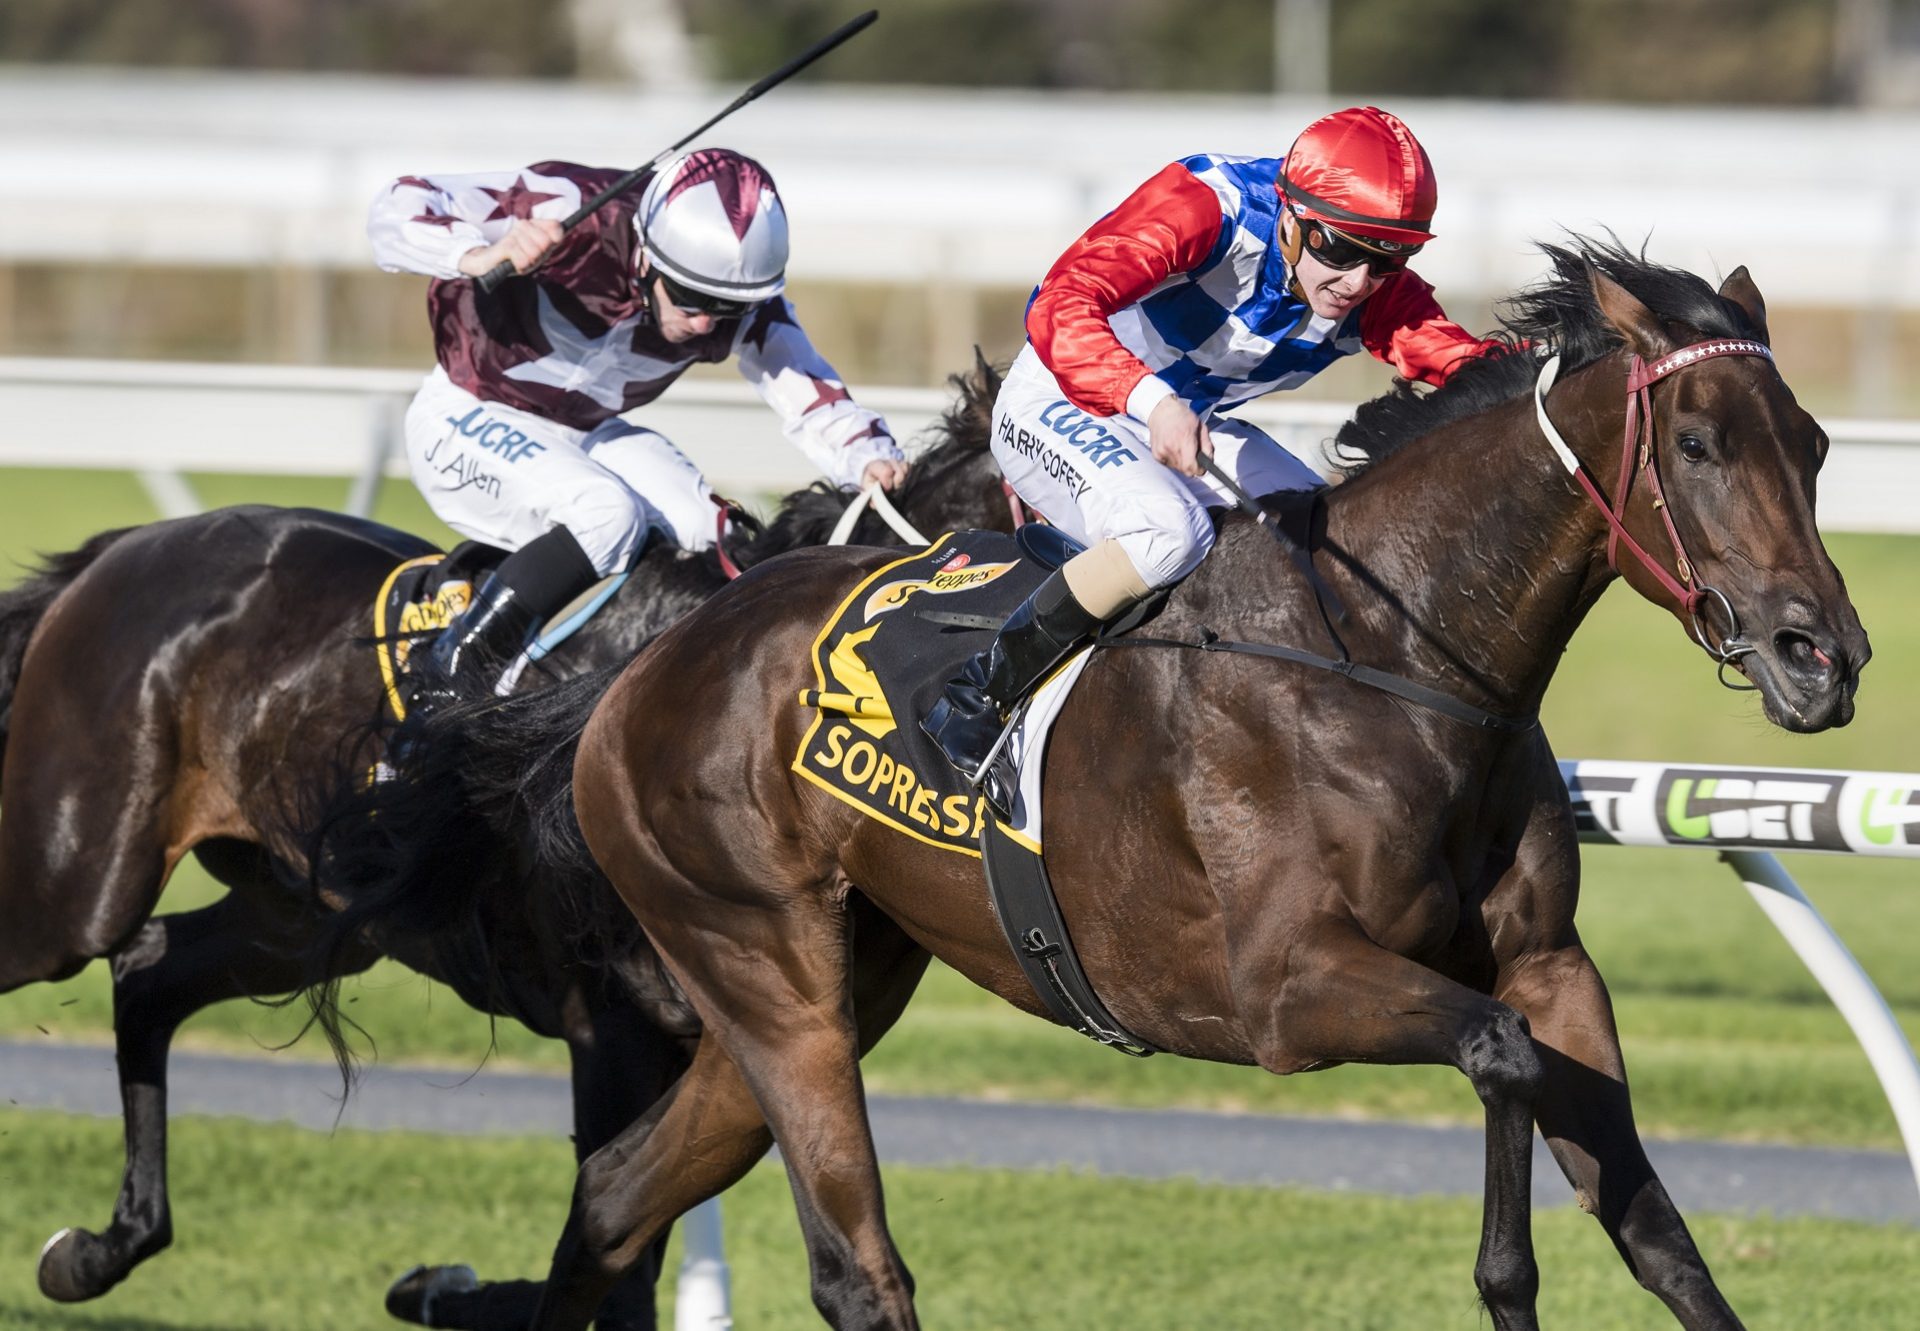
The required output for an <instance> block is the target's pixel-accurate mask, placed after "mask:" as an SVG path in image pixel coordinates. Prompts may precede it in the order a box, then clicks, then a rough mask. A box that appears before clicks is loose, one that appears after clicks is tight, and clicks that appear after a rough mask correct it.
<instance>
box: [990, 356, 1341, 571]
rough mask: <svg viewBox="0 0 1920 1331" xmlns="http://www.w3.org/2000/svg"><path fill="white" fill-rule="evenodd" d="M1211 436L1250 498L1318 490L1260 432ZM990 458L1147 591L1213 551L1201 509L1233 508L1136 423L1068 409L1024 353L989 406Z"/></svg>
mask: <svg viewBox="0 0 1920 1331" xmlns="http://www.w3.org/2000/svg"><path fill="white" fill-rule="evenodd" d="M1207 430H1208V433H1209V434H1210V435H1211V436H1212V439H1213V456H1214V460H1215V461H1216V462H1218V463H1219V464H1220V465H1221V466H1222V467H1223V468H1225V470H1226V472H1227V474H1228V475H1229V476H1231V477H1233V479H1234V480H1235V481H1236V482H1238V483H1239V485H1240V487H1241V488H1242V489H1244V490H1246V491H1247V492H1248V493H1249V494H1254V495H1263V494H1272V493H1273V492H1275V491H1278V490H1311V489H1316V488H1318V487H1319V486H1320V485H1321V484H1323V482H1322V481H1321V480H1320V478H1319V477H1318V476H1316V475H1315V474H1314V473H1313V470H1312V468H1310V467H1308V466H1307V464H1306V463H1304V462H1302V461H1300V460H1299V459H1298V458H1296V457H1294V456H1293V454H1291V453H1289V452H1287V450H1286V449H1284V448H1282V447H1280V445H1279V444H1277V443H1275V442H1274V440H1273V438H1272V436H1271V435H1269V434H1267V433H1266V431H1264V430H1261V429H1259V428H1258V427H1256V426H1252V425H1248V424H1247V423H1246V422H1245V421H1237V420H1232V419H1230V418H1223V417H1215V418H1212V419H1210V420H1208V422H1207ZM993 456H994V457H995V459H997V460H998V461H999V463H1000V470H1001V471H1002V472H1004V473H1005V475H1006V477H1007V480H1008V481H1009V482H1011V483H1012V485H1013V488H1014V490H1015V491H1016V492H1017V493H1018V494H1019V496H1020V497H1021V498H1022V499H1024V500H1026V502H1027V503H1029V504H1031V505H1032V506H1033V507H1034V508H1036V509H1038V510H1039V511H1040V512H1041V513H1043V514H1045V515H1046V518H1047V521H1049V522H1051V523H1053V524H1054V525H1055V526H1056V527H1058V528H1060V530H1062V531H1064V532H1066V533H1067V534H1068V535H1069V536H1071V537H1073V538H1074V539H1075V540H1077V541H1081V542H1083V543H1085V544H1087V545H1092V544H1093V543H1094V542H1096V541H1101V540H1105V539H1107V538H1109V537H1110V538H1112V539H1114V540H1116V541H1118V542H1119V543H1120V547H1121V549H1123V550H1125V551H1126V553H1127V558H1128V559H1130V560H1132V562H1133V566H1134V568H1135V570H1137V571H1138V572H1139V574H1140V577H1141V580H1142V581H1144V582H1145V583H1146V584H1147V585H1148V586H1149V587H1166V586H1170V585H1172V584H1173V583H1175V582H1178V581H1179V580H1180V579H1181V578H1184V577H1185V576H1186V575H1187V574H1189V573H1191V572H1192V571H1193V570H1194V569H1195V568H1196V567H1197V566H1198V565H1199V563H1200V561H1201V559H1202V558H1204V557H1205V556H1206V553H1207V551H1208V549H1210V548H1211V547H1212V545H1213V521H1212V519H1211V518H1210V517H1209V516H1208V514H1207V509H1208V508H1220V507H1224V506H1227V505H1230V504H1232V502H1233V500H1232V497H1231V496H1230V495H1228V494H1227V492H1226V491H1224V490H1222V489H1221V488H1220V487H1219V486H1217V485H1216V484H1215V483H1214V482H1213V480H1212V478H1210V477H1205V476H1199V477H1195V476H1182V475H1181V474H1180V473H1178V472H1176V471H1174V470H1173V469H1172V468H1171V467H1168V466H1166V465H1164V464H1162V463H1160V462H1157V461H1155V460H1154V456H1153V448H1152V446H1151V445H1150V444H1149V443H1148V442H1147V427H1146V426H1145V425H1144V424H1142V423H1141V422H1139V421H1136V420H1134V419H1133V418H1132V417H1131V416H1090V415H1088V414H1087V413H1086V412H1084V411H1081V410H1080V409H1079V408H1078V407H1075V406H1074V405H1073V404H1072V403H1071V402H1069V401H1067V395H1066V394H1065V393H1063V392H1062V391H1061V390H1060V385H1059V384H1058V383H1057V382H1056V381H1055V380H1054V377H1053V375H1052V374H1051V373H1049V372H1048V370H1047V367H1046V366H1045V365H1043V364H1041V363H1040V357H1039V355H1038V354H1037V353H1036V352H1035V351H1034V349H1033V347H1032V346H1030V345H1029V346H1027V347H1025V348H1023V349H1022V350H1021V352H1020V355H1019V357H1018V358H1017V359H1016V360H1015V361H1014V362H1013V367H1012V368H1011V369H1010V370H1008V371H1007V378H1006V382H1004V383H1003V384H1001V386H1000V396H999V397H998V398H997V399H995V401H994V404H993Z"/></svg>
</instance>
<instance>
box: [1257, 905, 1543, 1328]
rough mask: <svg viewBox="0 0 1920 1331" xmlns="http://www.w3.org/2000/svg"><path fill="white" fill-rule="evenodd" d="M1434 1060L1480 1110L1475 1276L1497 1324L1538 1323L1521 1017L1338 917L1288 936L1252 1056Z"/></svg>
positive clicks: (1526, 1046) (1292, 1067)
mask: <svg viewBox="0 0 1920 1331" xmlns="http://www.w3.org/2000/svg"><path fill="white" fill-rule="evenodd" d="M1334 1061H1340V1062H1349V1063H1442V1064H1449V1065H1451V1066H1453V1067H1456V1068H1458V1069H1460V1071H1461V1072H1463V1073H1465V1074H1466V1076H1467V1079H1468V1080H1469V1081H1471V1082H1472V1083H1473V1089H1474V1091H1475V1092H1476V1093H1477V1094H1478V1095H1479V1096H1480V1102H1481V1103H1482V1104H1483V1105H1485V1106H1486V1112H1487V1174H1486V1205H1485V1209H1484V1211H1483V1213H1482V1220H1481V1230H1480V1256H1479V1260H1478V1261H1477V1262H1476V1263H1475V1265H1474V1282H1475V1284H1477V1285H1478V1286H1479V1289H1480V1297H1481V1298H1482V1300H1484V1301H1485V1303H1486V1306H1487V1310H1488V1312H1489V1313H1491V1314H1492V1317H1493V1324H1494V1326H1495V1327H1497V1328H1499V1331H1528V1329H1529V1328H1534V1327H1537V1326H1538V1325H1539V1323H1538V1321H1537V1319H1536V1315H1535V1311H1534V1304H1535V1300H1536V1298H1537V1295H1538V1292H1539V1285H1540V1277H1539V1270H1538V1268H1537V1266H1536V1265H1535V1263H1534V1256H1533V1232H1532V1207H1531V1187H1532V1175H1533V1100H1534V1096H1535V1094H1536V1093H1537V1092H1538V1090H1539V1087H1540V1082H1541V1076H1542V1073H1541V1068H1540V1059H1539V1056H1538V1055H1537V1054H1536V1053H1535V1051H1534V1048H1533V1042H1532V1041H1531V1040H1530V1039H1529V1038H1528V1035H1527V1022H1526V1019H1525V1018H1524V1017H1523V1016H1521V1015H1520V1014H1519V1013H1517V1012H1515V1011H1514V1010H1513V1009H1512V1008H1511V1007H1508V1006H1507V1005H1506V1004H1504V1003H1499V1002H1495V1001H1494V1000H1492V999H1490V998H1488V997H1486V996H1485V995H1484V994H1478V993H1475V992H1474V991H1473V990H1471V989H1468V988H1466V987H1465V986H1463V985H1459V984H1456V983H1454V982H1453V981H1452V980H1449V979H1447V978H1446V977H1445V976H1443V975H1440V974H1439V973H1437V972H1435V971H1432V970H1429V969H1427V968H1426V967H1425V966H1422V965H1420V964H1418V963H1417V962H1413V961H1409V960H1408V959H1407V958H1405V957H1402V956H1399V955H1397V954H1395V953H1392V952H1389V951H1387V950H1386V949H1384V948H1382V947H1380V946H1378V945H1377V944H1375V943H1373V942H1371V941H1370V940H1368V939H1367V938H1366V937H1365V936H1364V935H1362V934H1361V933H1360V932H1359V930H1358V929H1356V928H1354V927H1353V926H1352V925H1350V924H1347V923H1345V922H1340V923H1331V922H1330V923H1329V924H1327V925H1326V926H1324V927H1322V928H1320V929H1318V930H1315V931H1311V932H1310V935H1309V934H1303V935H1301V936H1299V937H1298V938H1297V939H1296V940H1295V942H1294V945H1293V947H1292V949H1291V951H1290V964H1289V971H1288V975H1287V978H1286V981H1285V983H1284V984H1283V985H1282V986H1281V989H1280V993H1279V995H1278V998H1277V1000H1276V1002H1275V1003H1274V1004H1273V1006H1272V1009H1271V1011H1270V1020H1269V1022H1268V1023H1267V1025H1266V1028H1265V1032H1264V1035H1263V1038H1262V1040H1261V1062H1262V1063H1263V1064H1264V1065H1265V1066H1267V1067H1269V1068H1272V1069H1274V1070H1275V1071H1281V1072H1291V1071H1298V1070H1301V1069H1304V1068H1307V1067H1311V1066H1313V1065H1314V1064H1316V1063H1324V1062H1334Z"/></svg>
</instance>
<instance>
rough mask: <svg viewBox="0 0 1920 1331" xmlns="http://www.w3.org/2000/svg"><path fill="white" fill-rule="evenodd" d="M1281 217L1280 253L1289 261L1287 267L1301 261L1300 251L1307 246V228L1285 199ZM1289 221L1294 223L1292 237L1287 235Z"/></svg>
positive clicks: (1281, 205)
mask: <svg viewBox="0 0 1920 1331" xmlns="http://www.w3.org/2000/svg"><path fill="white" fill-rule="evenodd" d="M1280 217H1281V222H1280V255H1281V257H1282V258H1284V259H1285V260H1286V261H1287V267H1288V268H1292V267H1294V265H1296V264H1298V263H1299V262H1300V251H1301V250H1303V249H1305V248H1306V247H1307V228H1306V227H1305V225H1303V224H1302V223H1301V221H1300V219H1299V218H1298V217H1296V216H1294V212H1293V209H1291V208H1289V207H1287V206H1286V202H1285V200H1282V201H1281V204H1280ZM1288 222H1291V223H1293V236H1292V238H1291V239H1289V238H1288V236H1287V223H1288Z"/></svg>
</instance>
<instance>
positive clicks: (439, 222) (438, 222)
mask: <svg viewBox="0 0 1920 1331" xmlns="http://www.w3.org/2000/svg"><path fill="white" fill-rule="evenodd" d="M412 220H414V221H416V222H424V223H426V224H427V225H428V226H443V227H446V228H447V229H448V230H449V231H451V230H452V229H453V224H454V223H455V222H457V221H459V220H460V219H459V218H457V217H447V216H445V215H443V214H441V213H421V214H420V215H419V216H417V217H415V218H413V219H412Z"/></svg>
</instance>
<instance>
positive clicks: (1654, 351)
mask: <svg viewBox="0 0 1920 1331" xmlns="http://www.w3.org/2000/svg"><path fill="white" fill-rule="evenodd" d="M1587 281H1588V282H1589V283H1590V284H1591V285H1592V287H1593V300H1594V303H1595V304H1596V305H1598V306H1599V307H1600V313H1602V314H1604V315H1605V316H1606V318H1607V322H1608V323H1610V324H1612V325H1613V326H1614V327H1615V328H1616V329H1618V330H1619V332H1620V336H1621V337H1623V338H1625V339H1626V341H1627V345H1628V346H1629V347H1631V348H1632V349H1633V350H1634V351H1636V352H1638V353H1639V355H1640V358H1641V359H1642V360H1658V359H1659V358H1660V357H1662V356H1664V355H1666V354H1667V353H1668V352H1669V351H1672V350H1673V348H1674V341H1673V339H1672V338H1670V337H1668V336H1667V330H1666V329H1664V328H1662V327H1661V326H1660V318H1659V316H1658V315H1656V314H1655V313H1654V312H1653V311H1652V310H1650V309H1648V308H1647V307H1646V306H1645V305H1642V304H1641V303H1640V299H1639V297H1637V296H1635V295H1634V294H1633V293H1632V292H1631V291H1629V290H1627V289H1626V288H1625V287H1623V286H1621V285H1620V284H1619V283H1618V282H1616V281H1614V280H1613V279H1612V278H1611V277H1608V276H1607V275H1606V274H1605V273H1603V272H1601V271H1600V270H1599V269H1598V268H1596V267H1594V266H1593V265H1592V264H1588V265H1587Z"/></svg>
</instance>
